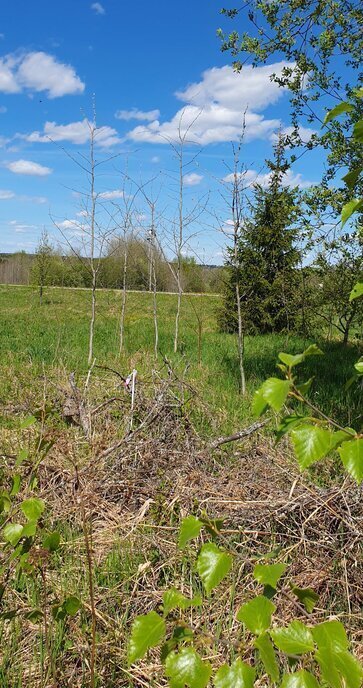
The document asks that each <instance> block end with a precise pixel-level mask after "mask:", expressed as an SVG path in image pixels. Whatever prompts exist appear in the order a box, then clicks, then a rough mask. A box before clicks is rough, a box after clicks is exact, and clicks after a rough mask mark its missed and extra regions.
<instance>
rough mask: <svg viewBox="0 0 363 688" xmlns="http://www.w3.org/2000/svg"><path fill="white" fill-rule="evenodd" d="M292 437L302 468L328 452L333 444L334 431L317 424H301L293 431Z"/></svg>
mask: <svg viewBox="0 0 363 688" xmlns="http://www.w3.org/2000/svg"><path fill="white" fill-rule="evenodd" d="M291 439H292V444H293V447H294V450H295V454H296V458H297V460H298V462H299V466H300V468H301V470H302V469H304V468H308V466H311V464H313V463H315V461H319V459H322V458H323V457H324V456H326V454H328V452H329V451H330V449H331V447H332V444H333V433H331V432H330V431H329V430H324V429H323V428H318V427H316V426H315V425H300V426H299V427H298V428H294V429H293V430H292V431H291Z"/></svg>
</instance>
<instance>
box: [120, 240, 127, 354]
mask: <svg viewBox="0 0 363 688" xmlns="http://www.w3.org/2000/svg"><path fill="white" fill-rule="evenodd" d="M126 278H127V245H126V237H125V251H124V269H123V276H122V303H121V318H120V346H119V353H120V354H122V351H123V346H124V326H125V313H126Z"/></svg>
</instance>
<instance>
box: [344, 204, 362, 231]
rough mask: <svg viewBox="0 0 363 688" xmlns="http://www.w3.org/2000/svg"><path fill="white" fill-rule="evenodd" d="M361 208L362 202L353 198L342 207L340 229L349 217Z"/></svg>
mask: <svg viewBox="0 0 363 688" xmlns="http://www.w3.org/2000/svg"><path fill="white" fill-rule="evenodd" d="M362 207H363V200H362V199H360V198H353V200H352V201H348V203H346V204H345V205H344V206H343V210H342V214H341V220H342V227H344V225H345V223H346V222H348V220H349V218H350V217H351V215H353V213H356V212H357V211H358V210H360V209H361V208H362Z"/></svg>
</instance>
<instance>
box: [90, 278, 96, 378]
mask: <svg viewBox="0 0 363 688" xmlns="http://www.w3.org/2000/svg"><path fill="white" fill-rule="evenodd" d="M96 284H97V274H96V270H94V269H93V270H92V305H91V321H90V327H89V346H88V365H89V366H90V365H91V364H92V361H93V337H94V332H95V320H96Z"/></svg>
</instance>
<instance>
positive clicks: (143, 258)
mask: <svg viewBox="0 0 363 688" xmlns="http://www.w3.org/2000/svg"><path fill="white" fill-rule="evenodd" d="M148 248H149V247H148V243H147V242H146V241H143V240H140V239H131V240H130V239H129V240H128V241H127V288H128V289H135V290H140V291H147V290H148V289H149V280H150V274H149V272H150V263H149V258H148ZM154 259H155V273H156V283H157V290H158V291H170V292H175V291H177V285H176V282H175V277H174V274H173V262H172V261H171V262H170V263H168V262H167V260H166V259H165V258H164V257H163V255H162V254H161V252H158V251H157V252H156V255H155V258H154ZM36 261H37V256H36V254H34V255H32V254H29V253H25V252H19V253H13V254H0V283H1V284H24V285H26V284H34V285H35V284H38V277H37V269H36ZM47 262H48V264H47V277H46V284H47V285H49V286H59V287H62V286H63V287H90V286H91V280H92V273H91V270H90V266H89V261H88V260H87V258H84V257H80V256H77V255H72V254H71V255H62V253H61V252H58V251H56V250H52V252H51V255H50V256H48V258H47ZM123 271H124V246H123V241H122V240H118V243H117V245H116V246H114V247H113V248H112V250H110V252H109V255H107V256H104V257H103V258H101V259H100V264H99V272H98V279H97V286H98V287H100V288H105V289H121V288H122V280H123ZM223 275H224V268H222V267H218V266H204V265H200V264H199V263H197V261H196V260H195V259H194V258H193V257H185V258H183V261H182V281H183V284H182V287H183V291H184V292H197V293H204V292H209V293H220V292H221V291H222V290H223V282H224V278H223Z"/></svg>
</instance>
